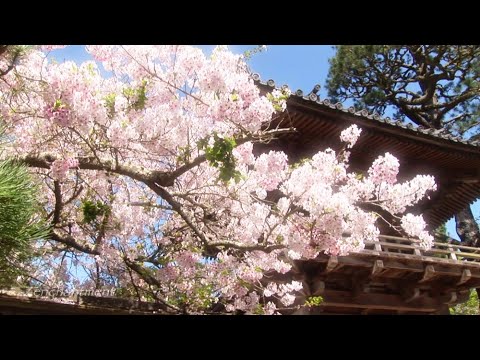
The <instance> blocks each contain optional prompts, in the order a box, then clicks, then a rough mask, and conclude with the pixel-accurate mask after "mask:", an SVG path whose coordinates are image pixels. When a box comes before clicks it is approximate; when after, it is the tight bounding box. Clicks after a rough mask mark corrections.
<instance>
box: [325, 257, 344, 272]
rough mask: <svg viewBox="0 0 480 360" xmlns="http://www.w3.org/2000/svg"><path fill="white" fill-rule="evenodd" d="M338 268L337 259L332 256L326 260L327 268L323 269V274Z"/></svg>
mask: <svg viewBox="0 0 480 360" xmlns="http://www.w3.org/2000/svg"><path fill="white" fill-rule="evenodd" d="M340 266H341V265H340ZM340 266H339V265H338V258H337V257H336V256H335V255H332V256H330V257H329V258H328V262H327V267H326V268H325V271H324V273H326V274H328V273H329V272H332V271H333V270H335V269H336V268H337V267H340Z"/></svg>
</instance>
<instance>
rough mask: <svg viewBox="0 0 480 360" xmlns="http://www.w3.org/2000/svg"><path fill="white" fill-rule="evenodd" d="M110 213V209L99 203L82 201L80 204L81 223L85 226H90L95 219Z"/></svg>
mask: <svg viewBox="0 0 480 360" xmlns="http://www.w3.org/2000/svg"><path fill="white" fill-rule="evenodd" d="M109 212H110V207H109V206H108V205H106V204H104V203H102V202H101V201H92V200H84V201H83V202H82V214H83V221H84V222H85V223H87V224H92V223H94V222H95V221H96V220H97V217H99V216H103V215H107V214H108V213H109Z"/></svg>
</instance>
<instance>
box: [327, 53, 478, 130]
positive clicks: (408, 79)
mask: <svg viewBox="0 0 480 360" xmlns="http://www.w3.org/2000/svg"><path fill="white" fill-rule="evenodd" d="M336 50H337V53H336V55H335V56H334V57H333V58H332V59H330V71H329V74H328V79H327V89H328V91H329V96H331V97H332V99H333V100H334V101H344V100H347V99H352V100H353V101H354V105H355V106H357V107H362V108H367V109H368V110H369V111H375V112H378V113H379V114H384V113H385V111H386V110H387V107H391V108H392V109H393V110H395V111H396V113H395V115H394V116H395V117H396V118H399V119H402V120H406V119H408V120H410V121H412V122H414V123H415V124H417V125H421V126H424V127H431V128H436V129H440V128H446V129H447V130H450V131H451V132H452V133H454V134H456V135H461V136H465V137H467V138H468V137H470V136H471V134H472V133H478V128H477V126H478V125H480V122H479V120H478V115H479V106H480V83H479V82H480V46H474V45H462V46H460V45H340V46H337V47H336ZM467 132H468V133H467Z"/></svg>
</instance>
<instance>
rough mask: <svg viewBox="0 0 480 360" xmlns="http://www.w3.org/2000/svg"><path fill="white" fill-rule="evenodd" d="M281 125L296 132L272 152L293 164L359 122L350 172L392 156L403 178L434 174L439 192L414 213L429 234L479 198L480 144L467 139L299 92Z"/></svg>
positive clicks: (266, 85) (334, 144)
mask: <svg viewBox="0 0 480 360" xmlns="http://www.w3.org/2000/svg"><path fill="white" fill-rule="evenodd" d="M254 79H255V80H256V81H257V84H258V85H259V87H260V89H261V90H262V91H271V90H272V89H274V88H275V83H274V81H273V80H269V81H267V82H262V81H260V77H259V76H258V75H254ZM277 124H279V125H280V126H281V127H294V128H295V129H296V132H295V133H292V134H288V135H284V136H282V137H281V138H280V139H278V140H277V141H276V142H275V143H273V144H269V145H268V147H269V148H272V147H273V148H279V149H282V150H284V151H285V152H286V153H287V154H288V155H289V158H290V159H291V160H293V161H296V160H299V159H301V158H304V157H309V156H312V155H313V154H314V153H316V152H317V151H319V150H322V149H326V148H327V147H331V148H332V149H334V150H335V149H338V148H339V147H340V146H341V143H340V140H339V136H340V132H341V131H342V130H344V129H345V128H347V127H348V126H350V125H351V124H356V125H357V126H359V127H360V128H361V129H362V135H361V136H360V138H359V140H358V142H357V144H356V145H355V146H354V147H353V149H352V154H351V157H350V158H351V168H352V169H354V170H356V171H366V170H367V169H368V167H369V166H370V165H371V164H372V162H373V160H374V159H375V158H376V157H377V156H379V155H383V154H384V153H385V152H390V153H391V154H393V155H394V156H395V157H397V158H398V159H399V161H400V174H399V177H400V179H410V178H412V177H413V176H414V175H415V174H425V175H433V176H435V180H436V182H437V185H438V190H437V191H436V192H434V193H431V196H430V199H427V200H425V201H423V202H422V203H420V204H418V206H416V207H415V209H412V210H411V211H412V212H419V213H423V214H424V218H425V221H426V222H427V224H428V225H429V227H430V230H433V229H435V228H436V227H438V226H439V225H441V224H443V223H444V222H446V221H447V220H448V219H450V218H451V217H452V216H454V214H455V213H457V212H459V211H460V210H462V209H463V208H465V206H467V205H468V204H471V203H472V202H473V201H475V200H476V199H477V198H479V197H480V186H479V181H480V142H478V141H477V142H473V141H466V140H462V139H460V138H458V137H454V136H452V135H450V134H448V133H446V132H445V131H443V130H434V129H426V128H423V127H419V126H414V125H412V124H405V123H403V122H402V121H394V120H392V119H390V118H388V117H387V118H382V117H380V116H379V115H378V114H370V113H368V111H366V110H357V109H355V108H353V107H349V108H346V107H344V106H342V104H340V103H337V104H332V103H331V102H330V101H329V100H321V99H320V98H319V97H318V96H317V95H316V94H314V93H313V92H312V93H309V94H305V93H304V92H303V91H302V90H297V91H296V92H294V93H293V94H292V96H291V97H290V98H289V100H288V102H287V110H286V111H285V112H284V113H283V114H282V115H281V116H280V118H279V119H278V120H277Z"/></svg>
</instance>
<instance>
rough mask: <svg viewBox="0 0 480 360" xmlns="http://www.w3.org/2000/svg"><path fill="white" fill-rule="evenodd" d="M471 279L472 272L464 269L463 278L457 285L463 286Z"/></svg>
mask: <svg viewBox="0 0 480 360" xmlns="http://www.w3.org/2000/svg"><path fill="white" fill-rule="evenodd" d="M471 278H472V272H471V271H470V270H469V269H464V270H463V272H462V277H461V278H460V280H459V281H458V282H457V285H463V284H465V283H466V282H467V281H468V280H470V279H471Z"/></svg>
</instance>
